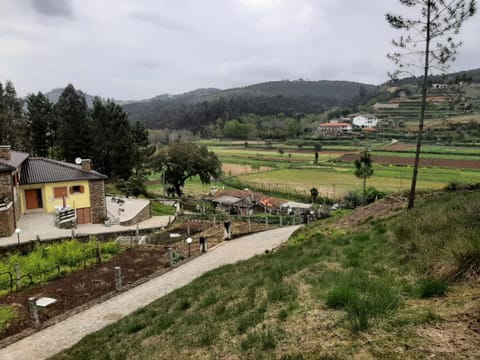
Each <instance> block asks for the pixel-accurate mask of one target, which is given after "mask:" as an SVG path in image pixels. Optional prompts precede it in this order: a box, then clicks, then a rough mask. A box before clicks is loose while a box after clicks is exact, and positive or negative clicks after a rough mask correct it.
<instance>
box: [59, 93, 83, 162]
mask: <svg viewBox="0 0 480 360" xmlns="http://www.w3.org/2000/svg"><path fill="white" fill-rule="evenodd" d="M54 111H55V116H56V119H57V121H58V138H57V144H58V146H59V148H60V151H61V156H62V158H63V160H66V161H68V162H73V161H74V160H75V158H76V157H90V155H91V151H90V150H91V133H90V131H91V122H90V118H89V113H88V107H87V101H86V100H85V95H84V94H83V93H82V92H81V91H77V90H76V89H75V88H74V87H73V85H72V84H69V85H68V86H67V87H66V88H65V90H63V92H62V94H61V95H60V98H59V99H58V102H57V104H56V105H55V106H54Z"/></svg>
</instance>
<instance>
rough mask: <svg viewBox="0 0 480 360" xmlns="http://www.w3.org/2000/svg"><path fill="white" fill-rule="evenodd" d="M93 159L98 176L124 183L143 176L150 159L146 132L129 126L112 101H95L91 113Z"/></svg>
mask: <svg viewBox="0 0 480 360" xmlns="http://www.w3.org/2000/svg"><path fill="white" fill-rule="evenodd" d="M91 118H92V130H93V131H92V158H93V160H94V163H95V165H96V168H97V170H98V171H100V172H101V173H103V174H105V175H107V176H112V177H115V178H119V179H124V180H127V179H129V178H130V176H131V175H132V171H135V175H138V176H140V175H142V176H143V175H144V174H143V170H144V169H145V167H146V166H147V163H148V161H149V157H150V156H151V155H152V154H153V152H154V151H155V147H154V146H149V142H148V131H147V130H146V129H145V128H144V127H143V125H141V124H140V123H138V122H137V123H135V124H131V123H130V122H129V120H128V116H127V114H126V113H125V112H124V111H123V109H122V108H121V107H120V106H119V105H118V104H116V103H115V102H113V101H112V100H107V101H102V100H101V99H100V98H98V97H97V98H95V99H94V101H93V108H92V110H91Z"/></svg>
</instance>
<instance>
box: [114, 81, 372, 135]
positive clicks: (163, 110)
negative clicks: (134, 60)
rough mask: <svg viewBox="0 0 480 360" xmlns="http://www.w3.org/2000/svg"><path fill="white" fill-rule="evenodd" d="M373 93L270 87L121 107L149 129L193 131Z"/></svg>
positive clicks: (339, 85)
mask: <svg viewBox="0 0 480 360" xmlns="http://www.w3.org/2000/svg"><path fill="white" fill-rule="evenodd" d="M376 91H377V87H376V86H374V85H369V84H362V83H355V82H348V81H326V80H323V81H304V80H296V81H271V82H266V83H260V84H254V85H250V86H246V87H242V88H234V89H227V90H219V89H213V88H209V89H197V90H194V91H191V92H188V93H185V94H181V95H175V96H169V95H161V96H157V97H154V98H152V99H148V100H142V101H137V102H129V103H124V104H122V106H123V108H124V110H125V111H126V112H127V113H128V115H129V117H130V118H131V119H133V120H138V121H140V122H142V123H143V124H144V125H145V126H147V127H149V128H166V127H168V128H187V129H190V130H198V129H199V128H200V127H201V126H204V125H208V124H209V123H212V122H214V121H215V120H216V119H217V118H219V117H227V118H234V117H236V116H239V115H243V114H248V113H255V114H257V115H276V114H279V113H284V114H285V115H287V116H293V115H294V114H298V113H321V112H323V111H325V109H327V108H329V107H332V106H335V105H351V104H355V103H357V102H358V101H360V100H361V99H362V98H368V97H370V96H372V95H374V94H375V93H376Z"/></svg>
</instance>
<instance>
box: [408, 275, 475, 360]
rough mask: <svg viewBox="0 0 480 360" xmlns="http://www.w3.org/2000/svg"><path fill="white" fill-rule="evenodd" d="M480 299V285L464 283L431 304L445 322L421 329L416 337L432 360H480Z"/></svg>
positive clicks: (417, 331) (421, 327)
mask: <svg viewBox="0 0 480 360" xmlns="http://www.w3.org/2000/svg"><path fill="white" fill-rule="evenodd" d="M479 299H480V289H478V283H465V284H460V285H458V286H456V287H455V291H452V292H451V293H450V294H449V295H448V296H447V297H445V298H442V299H438V300H431V301H430V302H431V304H429V305H430V307H431V308H433V310H434V311H436V312H437V313H438V314H439V315H440V316H441V317H442V319H443V321H441V322H439V323H436V324H430V325H423V326H420V327H418V328H417V330H416V334H417V335H418V337H419V338H420V339H421V340H423V341H422V343H423V344H424V347H425V348H426V350H427V351H428V352H429V353H430V354H431V356H430V357H431V358H434V359H437V358H440V359H480V303H479V301H478V300H479Z"/></svg>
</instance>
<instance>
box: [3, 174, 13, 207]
mask: <svg viewBox="0 0 480 360" xmlns="http://www.w3.org/2000/svg"><path fill="white" fill-rule="evenodd" d="M11 179H12V175H11V173H10V172H4V173H0V199H3V198H5V197H6V198H8V199H10V200H12V183H11V181H12V180H11Z"/></svg>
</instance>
